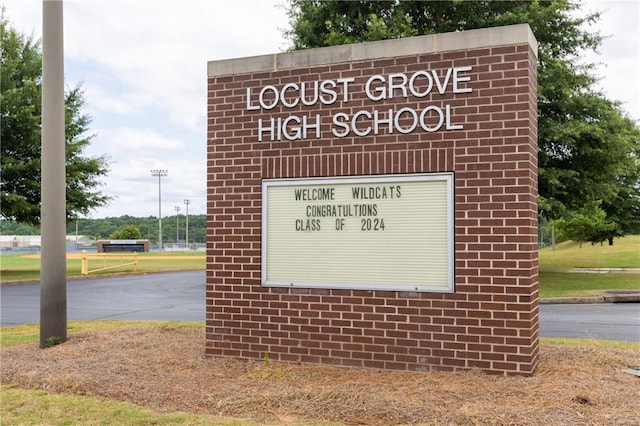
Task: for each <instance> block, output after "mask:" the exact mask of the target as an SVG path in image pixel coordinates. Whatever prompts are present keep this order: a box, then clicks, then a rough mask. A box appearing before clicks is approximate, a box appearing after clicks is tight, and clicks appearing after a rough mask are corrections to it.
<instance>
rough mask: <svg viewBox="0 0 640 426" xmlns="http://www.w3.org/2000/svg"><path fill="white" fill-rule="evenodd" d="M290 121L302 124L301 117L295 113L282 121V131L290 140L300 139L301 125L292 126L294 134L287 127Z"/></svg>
mask: <svg viewBox="0 0 640 426" xmlns="http://www.w3.org/2000/svg"><path fill="white" fill-rule="evenodd" d="M290 121H295V122H296V124H300V119H299V118H298V117H297V116H295V115H292V116H290V117H287V118H285V120H284V122H283V123H282V133H283V134H284V137H285V138H286V139H287V140H289V141H293V140H296V139H300V126H295V127H292V128H291V130H293V134H290V133H289V130H288V129H287V128H288V126H289V122H290Z"/></svg>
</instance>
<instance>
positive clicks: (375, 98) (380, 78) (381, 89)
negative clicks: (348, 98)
mask: <svg viewBox="0 0 640 426" xmlns="http://www.w3.org/2000/svg"><path fill="white" fill-rule="evenodd" d="M374 80H377V81H381V82H383V83H384V77H383V76H381V75H379V74H376V75H372V76H371V77H369V80H367V84H365V86H364V90H365V92H366V93H367V97H368V98H369V99H371V100H372V101H379V100H382V99H386V96H387V93H386V91H385V87H384V86H380V87H378V88H377V89H374V91H376V92H381V94H380V95H378V96H375V95H374V94H373V93H371V83H372V82H373V81H374Z"/></svg>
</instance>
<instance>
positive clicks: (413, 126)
mask: <svg viewBox="0 0 640 426" xmlns="http://www.w3.org/2000/svg"><path fill="white" fill-rule="evenodd" d="M403 112H408V113H409V114H410V115H411V116H412V117H413V123H412V124H411V126H409V128H408V129H403V128H402V127H400V115H401V114H402V113H403ZM393 122H394V124H395V125H396V129H398V131H399V132H400V133H404V134H407V133H411V132H413V131H414V130H415V129H416V127H418V114H417V113H416V112H415V110H413V109H412V108H407V107H405V108H402V109H401V110H399V111H398V112H396V116H395V118H394V120H393Z"/></svg>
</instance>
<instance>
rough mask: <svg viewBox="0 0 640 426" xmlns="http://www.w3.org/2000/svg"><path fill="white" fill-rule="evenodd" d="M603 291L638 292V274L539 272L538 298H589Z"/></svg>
mask: <svg viewBox="0 0 640 426" xmlns="http://www.w3.org/2000/svg"><path fill="white" fill-rule="evenodd" d="M603 290H639V291H640V274H579V273H561V272H540V297H545V298H550V297H579V296H582V297H589V296H598V295H600V294H599V293H598V292H599V291H603Z"/></svg>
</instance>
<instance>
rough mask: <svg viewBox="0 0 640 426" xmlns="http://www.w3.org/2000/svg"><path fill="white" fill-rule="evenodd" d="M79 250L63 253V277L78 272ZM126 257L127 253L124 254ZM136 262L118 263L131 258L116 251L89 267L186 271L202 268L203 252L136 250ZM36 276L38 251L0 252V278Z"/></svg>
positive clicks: (32, 278) (33, 278)
mask: <svg viewBox="0 0 640 426" xmlns="http://www.w3.org/2000/svg"><path fill="white" fill-rule="evenodd" d="M80 256H81V254H80V253H67V277H79V276H80V275H81V273H80V268H81V262H82V261H81V259H80ZM125 256H126V257H129V254H125ZM137 259H138V264H137V265H125V266H119V265H120V264H123V263H130V262H131V261H132V260H131V259H128V258H122V257H121V256H119V255H118V254H113V255H111V254H110V255H109V256H108V257H107V256H105V258H104V259H92V260H90V261H89V270H90V271H91V270H93V269H98V268H104V267H108V268H109V269H105V270H102V271H96V272H92V273H91V274H90V275H106V274H118V273H135V272H166V271H186V270H198V269H204V268H205V262H206V256H205V253H203V252H184V253H182V252H180V253H139V254H138V255H137ZM39 279H40V257H39V255H22V254H2V255H0V282H2V283H5V282H16V281H37V280H39Z"/></svg>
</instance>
